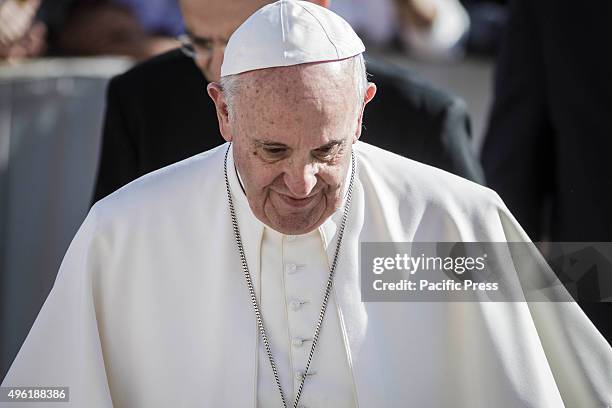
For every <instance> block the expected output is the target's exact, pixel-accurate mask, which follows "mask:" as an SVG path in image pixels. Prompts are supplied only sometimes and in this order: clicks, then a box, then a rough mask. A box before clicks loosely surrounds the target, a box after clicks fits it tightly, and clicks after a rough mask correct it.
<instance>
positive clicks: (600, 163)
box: [482, 0, 612, 343]
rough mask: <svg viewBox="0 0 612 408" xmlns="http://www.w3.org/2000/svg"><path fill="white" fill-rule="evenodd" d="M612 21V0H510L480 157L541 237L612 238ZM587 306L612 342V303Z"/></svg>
mask: <svg viewBox="0 0 612 408" xmlns="http://www.w3.org/2000/svg"><path fill="white" fill-rule="evenodd" d="M611 18H612V3H608V2H598V3H597V6H596V7H595V6H594V5H580V6H579V5H577V4H575V3H570V2H556V1H552V0H543V1H538V2H533V1H529V0H515V1H512V2H511V3H510V15H509V21H508V28H507V32H506V35H505V39H504V44H503V47H502V49H501V52H500V55H499V59H498V62H497V72H496V80H495V100H494V104H493V108H492V111H491V116H490V119H489V126H488V131H487V135H486V139H485V141H484V145H483V149H482V163H483V167H484V170H485V175H486V181H487V184H488V185H489V186H490V187H491V188H493V189H494V190H496V191H497V192H498V193H499V194H500V196H501V197H502V199H503V200H504V201H505V202H506V204H507V205H508V208H509V209H510V210H511V211H512V213H513V214H514V215H515V216H516V218H517V219H518V221H519V223H520V224H521V225H522V226H523V227H524V228H525V230H526V232H527V233H528V234H529V236H530V237H531V239H532V240H534V241H538V240H546V241H552V242H609V241H612V212H611V211H610V209H611V208H612V178H611V177H610V164H609V154H610V151H612V138H611V137H610V136H612V122H611V121H610V118H609V116H610V115H609V113H610V108H611V104H610V100H611V99H612V86H610V80H609V74H610V72H611V70H612V64H610V62H609V59H606V58H599V57H598V56H599V55H600V54H601V53H602V52H604V50H605V49H607V48H609V46H608V44H607V42H608V38H609V31H610V29H609V27H608V26H609V21H610V19H611ZM599 272H601V271H599ZM607 273H610V271H607ZM601 281H603V280H601ZM581 306H582V307H583V309H584V311H585V312H586V313H587V315H588V316H589V317H590V318H591V320H592V321H593V323H594V324H595V325H596V326H597V327H598V328H599V330H600V331H601V332H602V334H604V336H605V337H606V338H607V339H608V341H609V342H611V343H612V319H611V318H610V316H612V304H611V303H581Z"/></svg>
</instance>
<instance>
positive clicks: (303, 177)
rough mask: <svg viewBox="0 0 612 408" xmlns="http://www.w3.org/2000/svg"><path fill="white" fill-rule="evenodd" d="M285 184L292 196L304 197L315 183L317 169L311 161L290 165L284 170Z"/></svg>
mask: <svg viewBox="0 0 612 408" xmlns="http://www.w3.org/2000/svg"><path fill="white" fill-rule="evenodd" d="M284 181H285V185H286V186H287V188H288V189H289V192H290V193H291V195H292V197H293V198H305V197H307V196H308V195H310V193H312V190H313V189H314V187H315V186H316V185H317V169H316V166H315V165H314V164H313V163H307V164H301V165H296V164H294V165H292V166H291V167H290V168H289V169H287V171H286V172H285V176H284Z"/></svg>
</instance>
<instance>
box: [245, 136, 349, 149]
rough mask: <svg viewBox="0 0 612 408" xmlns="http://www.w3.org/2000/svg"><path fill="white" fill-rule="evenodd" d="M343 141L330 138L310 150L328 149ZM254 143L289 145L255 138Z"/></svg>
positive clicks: (278, 145) (285, 146)
mask: <svg viewBox="0 0 612 408" xmlns="http://www.w3.org/2000/svg"><path fill="white" fill-rule="evenodd" d="M343 142H344V139H337V140H330V141H329V142H327V143H325V144H324V145H322V146H319V147H316V148H314V149H312V150H319V149H329V148H331V147H334V146H337V145H340V144H342V143H343ZM255 143H257V144H258V145H260V146H274V147H281V148H289V146H287V145H286V144H284V143H280V142H274V141H272V140H266V139H262V140H255Z"/></svg>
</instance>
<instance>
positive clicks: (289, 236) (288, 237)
mask: <svg viewBox="0 0 612 408" xmlns="http://www.w3.org/2000/svg"><path fill="white" fill-rule="evenodd" d="M285 237H286V238H287V242H293V241H295V240H296V236H295V235H286V236H285Z"/></svg>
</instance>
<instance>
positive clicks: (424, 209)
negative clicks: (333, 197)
mask: <svg viewBox="0 0 612 408" xmlns="http://www.w3.org/2000/svg"><path fill="white" fill-rule="evenodd" d="M227 149H228V145H227V144H226V145H222V146H220V147H218V148H216V149H213V150H211V151H208V152H205V153H202V154H200V155H197V156H194V157H192V158H190V159H187V160H185V161H182V162H179V163H177V164H174V165H172V166H169V167H166V168H164V169H161V170H159V171H156V172H153V173H151V174H149V175H146V176H144V177H142V178H140V179H138V180H136V181H134V182H132V183H131V184H129V185H127V186H126V187H124V188H122V189H121V190H119V191H117V192H116V193H114V194H112V195H111V196H109V197H107V198H106V199H104V200H102V201H101V202H99V203H98V204H96V206H95V207H94V208H93V209H92V210H91V212H90V213H89V215H88V217H87V219H86V220H85V222H84V223H83V225H82V227H81V228H80V230H79V232H78V233H77V235H76V237H75V238H74V240H73V242H72V244H71V246H70V248H69V250H68V252H67V254H66V256H65V258H64V261H63V263H62V266H61V268H60V271H59V274H58V277H57V280H56V282H55V286H54V287H53V290H52V291H51V294H50V295H49V297H48V299H47V301H46V302H45V304H44V307H43V308H42V310H41V312H40V314H39V316H38V318H37V319H36V322H35V323H34V326H33V327H32V330H31V331H30V334H29V335H28V337H27V339H26V341H25V343H24V344H23V346H22V348H21V350H20V352H19V354H18V356H17V358H16V360H15V362H14V363H13V365H12V367H11V369H10V371H9V373H8V375H7V377H6V378H5V379H4V382H3V386H69V387H70V401H71V402H70V403H69V404H62V403H54V404H53V406H54V407H58V408H59V407H63V406H70V407H83V408H102V407H111V406H114V407H117V408H127V407H129V408H135V407H142V408H155V407H164V408H166V407H255V405H256V401H257V398H256V389H257V381H256V378H255V373H256V366H255V365H256V360H257V350H258V347H259V346H258V334H257V331H256V324H255V319H254V315H253V311H252V309H251V304H250V302H249V297H248V293H247V290H246V286H245V283H244V278H243V275H242V271H241V268H240V263H239V259H238V256H237V251H236V247H235V243H234V238H233V235H232V228H231V222H230V216H229V212H228V208H227V200H226V191H225V183H224V177H223V159H224V156H225V152H226V150H227ZM355 150H356V152H357V155H356V157H357V160H358V177H357V182H356V184H355V189H354V194H353V202H352V207H351V212H350V216H349V221H348V223H347V231H346V233H345V237H344V241H343V244H342V251H341V258H340V262H339V267H338V270H337V272H336V278H335V282H334V290H335V295H336V300H337V303H338V307H339V309H340V312H341V314H340V315H341V324H342V329H343V336H344V340H345V344H346V345H347V350H348V358H349V363H350V367H351V370H352V375H353V381H354V383H355V388H356V392H357V399H358V404H359V406H360V407H408V406H410V407H419V408H429V407H431V408H439V407H454V408H458V407H464V408H475V407H487V408H488V407H496V408H506V407H507V408H517V407H541V408H551V407H576V408H589V407H593V408H595V407H606V406H611V405H612V350H611V348H610V347H609V345H608V344H607V342H606V341H605V339H604V338H603V336H601V335H600V334H599V333H598V332H597V330H596V329H595V327H594V326H593V325H592V324H591V323H590V321H589V320H588V319H587V318H586V317H585V315H584V314H583V313H582V311H581V310H580V309H579V307H578V306H577V305H576V304H574V303H537V304H528V303H415V302H404V303H400V302H396V303H363V302H361V300H360V290H359V282H360V277H359V269H358V260H359V256H358V250H359V242H362V241H363V242H382V241H385V242H386V241H407V242H411V241H414V242H417V241H418V242H429V241H489V242H492V241H503V242H505V241H528V237H527V236H526V235H525V233H524V232H523V231H522V229H521V228H520V226H519V225H518V224H517V222H516V221H515V220H514V218H513V217H512V215H511V214H510V213H509V212H508V210H507V209H506V207H505V206H504V204H503V203H502V202H501V200H500V199H499V197H498V196H497V195H496V194H495V193H494V192H492V191H491V190H489V189H486V188H484V187H481V186H478V185H476V184H473V183H471V182H469V181H466V180H464V179H461V178H459V177H456V176H453V175H451V174H449V173H446V172H443V171H440V170H437V169H435V168H432V167H429V166H426V165H423V164H420V163H417V162H414V161H411V160H408V159H405V158H402V157H400V156H396V155H394V154H392V153H389V152H386V151H383V150H380V149H378V148H375V147H373V146H370V145H367V144H365V143H361V142H358V143H357V144H356V145H355ZM230 166H233V161H232V155H231V154H230V161H229V166H228V167H229V168H232V167H230ZM229 173H230V184H231V186H232V191H233V194H234V196H235V201H236V205H237V210H238V216H239V223H240V228H241V231H242V237H243V242H244V243H245V250H246V254H247V260H248V263H249V265H250V267H251V273H252V275H253V278H254V281H255V286H257V285H258V276H259V271H258V265H259V259H258V257H259V243H260V240H261V234H262V231H263V225H262V224H261V223H260V222H259V221H258V220H257V219H255V218H254V216H253V215H252V213H251V212H250V209H249V207H248V203H247V201H246V199H245V198H244V196H242V197H240V196H239V194H236V192H237V191H240V190H239V188H240V187H238V184H237V180H236V176H235V173H234V172H232V171H230V172H229ZM330 248H331V251H333V245H331V246H330ZM329 255H330V256H331V255H332V254H331V253H330V254H329ZM304 392H308V387H307V385H306V387H305V389H304ZM0 406H11V405H10V404H4V405H3V404H1V403H0ZM14 406H16V407H23V408H25V407H29V406H32V407H40V406H41V405H40V404H37V403H33V404H31V405H30V404H27V403H16V404H14Z"/></svg>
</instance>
